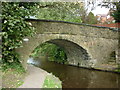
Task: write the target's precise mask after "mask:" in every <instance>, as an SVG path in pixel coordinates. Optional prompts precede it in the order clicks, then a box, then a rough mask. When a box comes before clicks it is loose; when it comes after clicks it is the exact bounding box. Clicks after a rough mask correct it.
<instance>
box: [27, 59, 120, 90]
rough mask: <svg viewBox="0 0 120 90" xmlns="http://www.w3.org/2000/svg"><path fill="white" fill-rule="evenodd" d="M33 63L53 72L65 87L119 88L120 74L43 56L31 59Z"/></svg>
mask: <svg viewBox="0 0 120 90" xmlns="http://www.w3.org/2000/svg"><path fill="white" fill-rule="evenodd" d="M29 62H31V63H32V64H34V65H36V66H38V67H40V68H42V69H44V70H46V71H47V72H52V73H53V74H54V75H55V76H57V77H59V78H60V80H61V81H62V86H63V88H118V87H120V75H119V74H115V73H109V72H101V71H93V70H88V69H82V68H77V67H72V66H67V65H62V64H58V63H54V62H49V61H47V60H45V59H44V57H41V58H39V59H29Z"/></svg>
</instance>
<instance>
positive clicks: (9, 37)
mask: <svg viewBox="0 0 120 90" xmlns="http://www.w3.org/2000/svg"><path fill="white" fill-rule="evenodd" d="M37 4H38V3H33V2H2V4H1V5H2V17H1V18H2V63H3V67H5V66H6V65H8V64H9V65H11V64H12V63H16V62H17V63H18V62H20V59H19V55H18V53H17V52H15V49H16V48H18V47H20V46H21V44H22V42H23V38H24V37H27V36H32V35H33V34H34V32H35V30H34V27H32V26H31V25H30V23H28V22H26V21H25V19H26V18H29V17H30V16H32V15H35V12H36V10H37Z"/></svg>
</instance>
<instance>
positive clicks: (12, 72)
mask: <svg viewBox="0 0 120 90" xmlns="http://www.w3.org/2000/svg"><path fill="white" fill-rule="evenodd" d="M6 67H7V69H5V68H4V72H3V74H2V88H8V87H9V88H17V87H18V86H20V85H22V84H23V80H22V79H23V78H24V77H25V74H26V73H25V70H24V69H23V67H22V65H20V64H19V63H12V65H6Z"/></svg>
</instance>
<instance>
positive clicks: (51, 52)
mask: <svg viewBox="0 0 120 90" xmlns="http://www.w3.org/2000/svg"><path fill="white" fill-rule="evenodd" d="M39 55H46V57H49V58H48V60H49V61H55V62H58V63H65V62H67V56H66V54H65V52H64V50H63V49H62V48H60V47H58V46H56V45H54V44H50V43H44V44H42V45H40V46H38V47H37V48H36V49H35V50H34V51H33V53H32V55H31V56H32V57H39Z"/></svg>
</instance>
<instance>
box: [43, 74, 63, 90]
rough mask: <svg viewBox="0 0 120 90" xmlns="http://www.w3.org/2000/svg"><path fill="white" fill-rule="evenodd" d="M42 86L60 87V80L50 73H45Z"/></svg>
mask: <svg viewBox="0 0 120 90" xmlns="http://www.w3.org/2000/svg"><path fill="white" fill-rule="evenodd" d="M42 88H62V85H61V81H60V80H59V79H58V78H56V77H55V76H53V75H52V74H50V75H47V76H46V79H45V81H44V84H43V87H42ZM58 90H59V89H58Z"/></svg>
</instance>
